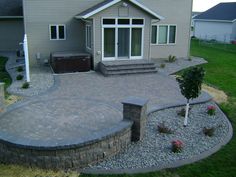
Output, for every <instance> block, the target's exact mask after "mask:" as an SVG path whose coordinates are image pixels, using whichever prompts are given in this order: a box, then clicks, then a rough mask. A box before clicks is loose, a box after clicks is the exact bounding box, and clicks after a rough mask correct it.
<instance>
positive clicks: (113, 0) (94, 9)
mask: <svg viewBox="0 0 236 177" xmlns="http://www.w3.org/2000/svg"><path fill="white" fill-rule="evenodd" d="M120 1H122V0H104V1H102V2H101V3H99V4H97V5H95V6H93V7H91V8H89V9H86V10H85V11H83V12H81V13H80V14H78V15H76V18H83V19H86V18H89V17H91V16H92V15H95V14H97V13H99V12H101V11H102V10H105V9H107V8H109V7H111V6H112V5H114V4H116V3H118V2H120ZM127 1H128V2H131V3H133V4H135V5H136V6H138V7H139V8H141V9H142V10H144V11H146V12H147V13H149V14H151V15H153V16H154V17H156V18H157V19H160V20H162V19H164V18H163V17H162V16H160V15H158V14H157V13H156V12H154V11H152V10H150V9H149V8H147V7H146V6H144V5H143V4H141V3H139V2H138V1H136V0H127Z"/></svg>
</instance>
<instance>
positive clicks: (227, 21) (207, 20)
mask: <svg viewBox="0 0 236 177" xmlns="http://www.w3.org/2000/svg"><path fill="white" fill-rule="evenodd" d="M193 21H203V22H222V23H233V22H235V21H236V19H234V20H232V21H230V20H210V19H193Z"/></svg>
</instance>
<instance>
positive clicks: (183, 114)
mask: <svg viewBox="0 0 236 177" xmlns="http://www.w3.org/2000/svg"><path fill="white" fill-rule="evenodd" d="M191 109H192V108H191V107H189V112H190V111H191ZM185 113H186V109H185V108H182V109H181V110H179V111H177V114H178V116H181V117H185Z"/></svg>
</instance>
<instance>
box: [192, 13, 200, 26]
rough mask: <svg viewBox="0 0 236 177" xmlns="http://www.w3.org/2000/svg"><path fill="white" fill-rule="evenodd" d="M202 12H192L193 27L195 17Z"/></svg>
mask: <svg viewBox="0 0 236 177" xmlns="http://www.w3.org/2000/svg"><path fill="white" fill-rule="evenodd" d="M199 14H201V12H192V22H191V27H192V28H194V18H195V17H196V16H198V15H199Z"/></svg>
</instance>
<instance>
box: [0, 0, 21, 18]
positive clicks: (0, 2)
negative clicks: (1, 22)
mask: <svg viewBox="0 0 236 177" xmlns="http://www.w3.org/2000/svg"><path fill="white" fill-rule="evenodd" d="M22 6H23V3H22V0H0V17H1V18H4V17H8V18H11V17H23V7H22Z"/></svg>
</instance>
